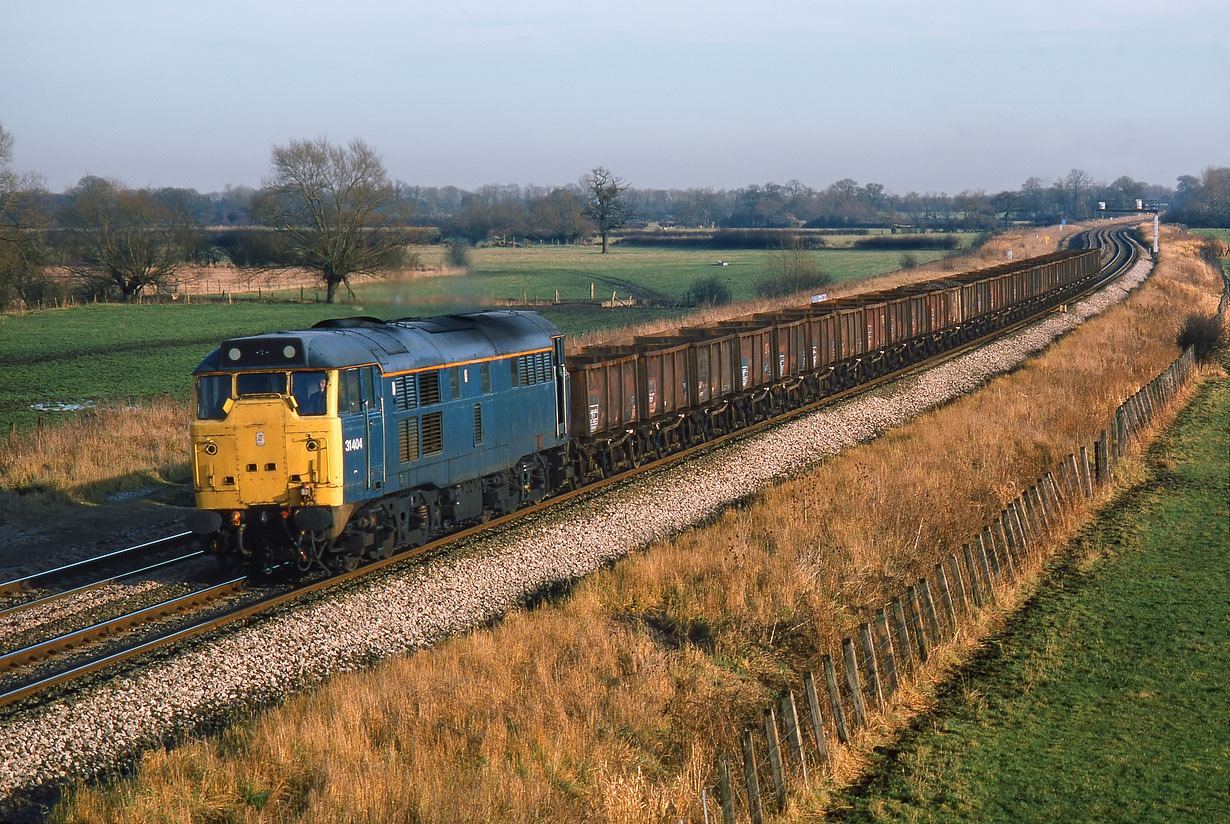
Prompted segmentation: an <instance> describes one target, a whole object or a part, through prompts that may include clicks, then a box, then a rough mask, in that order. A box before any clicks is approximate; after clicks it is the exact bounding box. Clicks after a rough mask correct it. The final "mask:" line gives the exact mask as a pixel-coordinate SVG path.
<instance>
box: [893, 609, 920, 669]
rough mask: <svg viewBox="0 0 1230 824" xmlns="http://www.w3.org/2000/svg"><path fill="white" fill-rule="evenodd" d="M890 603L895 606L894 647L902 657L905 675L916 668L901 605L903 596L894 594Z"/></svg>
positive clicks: (902, 667)
mask: <svg viewBox="0 0 1230 824" xmlns="http://www.w3.org/2000/svg"><path fill="white" fill-rule="evenodd" d="M889 603H890V604H891V605H892V608H893V631H894V632H895V633H896V638H895V639H894V641H895V646H894V647H893V648H894V650H895V651H896V652H897V655H899V656H900V657H901V674H902V675H903V676H904V675H905V674H906V673H907V672H908V671H909V670H911V669H913V668H914V660H913V653H912V652H911V651H910V634H909V631H908V630H907V629H906V624H905V610H904V609H902V607H901V597H900V596H898V595H894V596H893V597H892V600H891V601H890V602H889Z"/></svg>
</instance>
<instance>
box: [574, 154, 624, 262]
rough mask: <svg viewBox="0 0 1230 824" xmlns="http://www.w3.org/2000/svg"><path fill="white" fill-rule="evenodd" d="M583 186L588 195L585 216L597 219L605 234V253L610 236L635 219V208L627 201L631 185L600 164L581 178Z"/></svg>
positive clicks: (595, 223)
mask: <svg viewBox="0 0 1230 824" xmlns="http://www.w3.org/2000/svg"><path fill="white" fill-rule="evenodd" d="M581 186H582V188H584V189H585V194H586V197H587V198H588V200H587V202H586V205H585V216H586V217H588V218H589V219H590V220H592V221H593V222H594V225H595V226H596V227H597V229H598V234H600V235H601V236H602V254H604V255H605V254H606V249H607V237H608V235H610V233H611V232H612V231H613V230H615V229H619V228H621V227H622V226H623V225H624V224H625V223H627V222H628V221H629V220H631V219H632V216H633V215H632V207H631V205H630V204H629V203H628V197H627V193H628V188H629V187H628V184H626V183H624V181H623V180H621V179H619V178H618V177H616V176H615V173H614V172H612V171H611V170H610V169H606V168H603V167H602V166H598V167H596V168H594V169H592V170H591V171H590V173H589V174H587V175H585V177H583V178H581Z"/></svg>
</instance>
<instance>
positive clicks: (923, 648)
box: [905, 586, 927, 664]
mask: <svg viewBox="0 0 1230 824" xmlns="http://www.w3.org/2000/svg"><path fill="white" fill-rule="evenodd" d="M918 609H919V607H918V590H917V589H915V588H914V587H913V586H908V587H906V588H905V614H906V619H907V620H908V621H909V622H910V633H911V634H913V636H914V644H915V646H916V647H917V648H918V660H919V662H920V663H923V664H925V663H927V638H926V635H925V634H924V633H923V628H922V618H921V617H919V614H918Z"/></svg>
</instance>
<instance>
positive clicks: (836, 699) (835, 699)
mask: <svg viewBox="0 0 1230 824" xmlns="http://www.w3.org/2000/svg"><path fill="white" fill-rule="evenodd" d="M821 660H822V661H823V662H824V683H825V686H827V687H828V691H829V711H830V712H831V713H833V726H834V727H835V728H836V729H837V740H838V741H840V742H841V743H843V744H845V745H846V746H847V747H848V746H850V733H849V732H847V731H846V711H845V709H844V708H842V706H841V692H840V691H839V690H838V689H837V673H836V671H835V670H834V669H833V656H831V655H824V656H823V657H822V659H821Z"/></svg>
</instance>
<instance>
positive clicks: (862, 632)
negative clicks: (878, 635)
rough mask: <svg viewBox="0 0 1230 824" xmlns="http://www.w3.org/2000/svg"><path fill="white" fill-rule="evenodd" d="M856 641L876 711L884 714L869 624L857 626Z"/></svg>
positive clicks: (881, 691) (882, 697) (882, 694)
mask: <svg viewBox="0 0 1230 824" xmlns="http://www.w3.org/2000/svg"><path fill="white" fill-rule="evenodd" d="M858 639H859V641H860V642H861V643H862V645H863V675H864V676H866V678H867V685H868V687H869V688H870V689H871V692H872V694H873V695H875V698H876V709H878V710H879V711H880V712H884V690H883V688H881V687H880V672H879V670H878V669H877V668H876V647H875V643H874V642H872V640H871V624H869V623H867V622H865V621H864V622H863V623H861V624H859V625H858Z"/></svg>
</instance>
